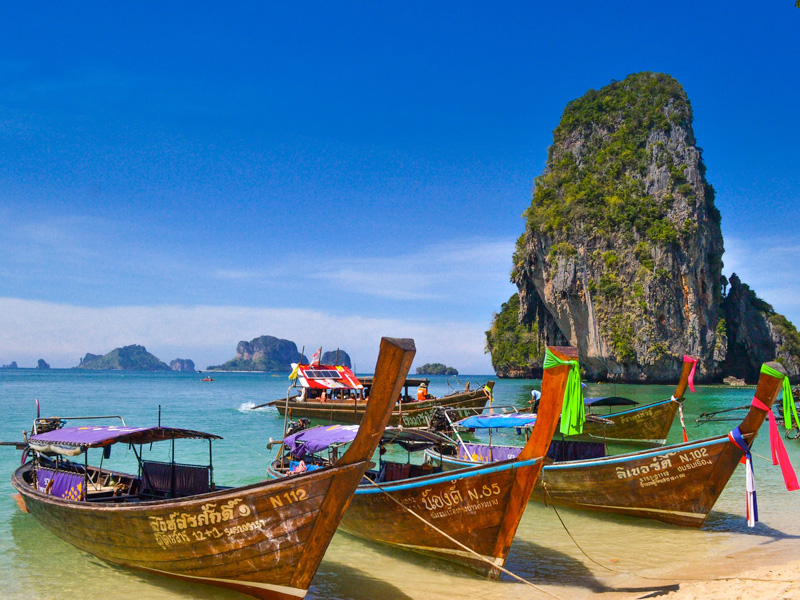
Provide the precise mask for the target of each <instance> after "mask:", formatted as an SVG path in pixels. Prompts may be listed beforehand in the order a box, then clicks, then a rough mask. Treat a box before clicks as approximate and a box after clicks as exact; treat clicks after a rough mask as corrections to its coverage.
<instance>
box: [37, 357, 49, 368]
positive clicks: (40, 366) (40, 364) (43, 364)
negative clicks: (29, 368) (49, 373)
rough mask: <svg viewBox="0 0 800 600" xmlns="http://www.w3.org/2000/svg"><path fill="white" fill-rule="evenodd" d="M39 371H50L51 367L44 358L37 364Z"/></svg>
mask: <svg viewBox="0 0 800 600" xmlns="http://www.w3.org/2000/svg"><path fill="white" fill-rule="evenodd" d="M36 368H37V369H49V368H50V365H48V364H47V363H46V362H45V360H44V359H43V358H40V359H39V361H38V362H37V363H36Z"/></svg>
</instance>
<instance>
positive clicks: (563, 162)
mask: <svg viewBox="0 0 800 600" xmlns="http://www.w3.org/2000/svg"><path fill="white" fill-rule="evenodd" d="M525 217H526V226H525V232H524V233H523V235H522V236H521V237H520V239H519V241H518V242H517V248H516V251H515V253H514V257H513V268H512V274H511V278H512V281H513V282H514V283H516V284H517V288H518V290H519V293H518V302H519V309H518V314H517V319H516V321H515V320H514V319H513V314H512V313H513V306H512V304H513V298H512V300H511V301H509V303H507V304H505V305H504V306H503V308H502V309H501V311H500V313H498V314H497V315H495V318H494V320H493V324H492V329H491V330H490V331H489V332H487V350H489V351H491V352H492V361H493V364H494V365H495V368H496V369H497V372H498V374H500V375H501V376H502V375H505V376H531V375H535V374H538V373H539V372H540V371H539V369H540V368H541V359H542V353H543V350H544V347H543V346H544V344H545V343H546V344H555V345H562V344H564V343H568V344H570V345H573V346H575V347H577V349H578V353H579V357H580V361H581V365H582V367H583V368H584V369H585V371H586V374H587V376H588V377H589V378H591V379H610V380H616V381H642V382H674V381H676V380H677V378H678V376H679V373H680V370H681V364H682V358H683V355H684V354H691V355H695V356H699V357H700V363H699V365H698V371H697V380H699V381H703V380H709V379H721V377H722V375H724V374H737V373H734V372H732V371H731V372H730V373H728V371H727V369H729V368H734V367H733V366H732V365H733V362H735V361H736V360H737V358H736V357H735V356H732V353H734V352H735V351H734V350H733V349H730V348H729V345H730V344H731V343H732V339H733V338H732V334H733V335H736V338H735V345H736V347H737V348H738V349H739V351H741V348H750V347H751V346H752V344H760V343H761V342H760V341H759V340H764V339H766V338H764V336H763V335H761V334H762V333H763V331H762V332H759V335H758V336H757V337H752V335H751V331H750V329H746V330H739V329H736V328H735V327H733V326H732V325H731V323H729V322H728V321H729V320H728V319H725V318H724V315H725V312H726V311H725V308H724V306H723V300H726V299H724V297H723V292H722V283H721V278H722V266H723V265H722V253H723V240H722V233H721V229H720V220H721V218H720V213H719V211H718V210H717V208H716V206H715V205H714V189H713V187H712V186H711V185H710V184H709V183H708V181H707V180H706V168H705V165H704V163H703V157H702V150H701V149H700V148H699V147H698V145H697V142H696V140H695V135H694V131H693V128H692V109H691V105H690V103H689V99H688V97H687V95H686V92H685V91H684V90H683V88H682V86H681V85H680V84H679V83H678V82H677V81H676V80H675V79H673V78H672V77H670V76H669V75H664V74H659V73H638V74H634V75H630V76H629V77H627V78H625V79H624V80H622V81H614V82H612V83H611V84H610V85H608V86H606V87H604V88H602V89H600V90H597V91H595V90H590V91H589V92H587V93H586V94H585V95H584V96H583V97H581V98H579V99H577V100H574V101H572V102H570V103H569V104H568V105H567V107H566V109H565V110H564V114H563V116H562V118H561V122H560V123H559V125H558V127H557V128H556V129H555V131H554V132H553V145H552V146H551V147H550V149H549V151H548V160H547V165H546V168H545V170H544V172H543V173H542V175H540V176H539V177H537V178H536V180H535V187H534V193H533V199H532V202H531V205H530V207H529V208H528V209H527V210H526V211H525ZM730 293H731V294H733V293H734V290H731V292H730ZM770 308H771V307H770ZM781 319H782V317H780V316H779V315H774V314H773V316H771V317H767V318H766V322H768V323H771V324H772V325H773V330H774V332H775V335H772V342H773V345H772V347H773V350H772V357H773V358H774V357H775V356H776V354H777V355H778V356H779V357H780V354H779V352H778V348H779V347H784V348H785V354H786V359H785V360H786V361H787V362H788V363H789V364H791V363H792V361H794V360H795V359H797V360H798V362H800V358H798V354H797V352H795V350H794V348H793V346H792V343H791V339H792V338H791V335H789V334H791V331H794V328H793V327H792V326H791V324H790V323H788V321H786V320H785V319H782V320H781ZM763 320H764V319H762V321H763ZM747 322H748V323H749V322H750V321H747ZM726 323H727V327H728V328H727V329H726ZM776 323H777V324H776ZM782 332H783V333H782ZM786 332H788V333H786ZM779 335H780V336H782V337H781V340H784V341H783V342H781V341H779V340H778V337H779ZM787 335H788V337H787ZM785 340H789V342H788V343H787V342H786V341H785ZM768 355H770V351H769V350H768V349H767V348H764V349H763V352H762V353H761V354H759V357H761V356H763V357H765V358H764V360H768V359H769V356H768ZM728 357H731V358H728ZM753 360H756V359H755V358H754V359H753ZM758 360H759V364H760V360H761V358H758ZM751 366H752V365H749V366H748V369H750V368H751ZM736 368H738V369H740V370H742V372H743V370H744V368H745V367H744V366H743V365H740V366H738V367H736ZM789 371H790V373H791V372H792V371H791V368H789ZM748 377H750V375H749V371H748Z"/></svg>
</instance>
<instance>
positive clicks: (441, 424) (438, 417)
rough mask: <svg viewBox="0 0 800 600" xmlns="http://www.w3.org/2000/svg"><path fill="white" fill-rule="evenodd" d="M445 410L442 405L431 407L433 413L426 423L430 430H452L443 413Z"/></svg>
mask: <svg viewBox="0 0 800 600" xmlns="http://www.w3.org/2000/svg"><path fill="white" fill-rule="evenodd" d="M446 410H447V408H445V407H444V406H437V407H435V408H434V409H433V413H431V417H430V424H429V425H428V427H429V429H430V430H431V431H434V432H441V431H445V432H449V431H452V430H453V428H452V427H451V426H450V422H449V421H448V420H447V416H446V415H445V411H446Z"/></svg>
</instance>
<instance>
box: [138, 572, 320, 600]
mask: <svg viewBox="0 0 800 600" xmlns="http://www.w3.org/2000/svg"><path fill="white" fill-rule="evenodd" d="M136 568H138V569H143V570H145V571H151V572H153V573H161V574H162V575H168V576H171V577H181V578H185V579H194V580H197V581H214V582H218V583H229V584H232V585H241V586H244V587H253V588H258V589H261V590H271V591H273V592H279V593H281V594H286V595H287V596H295V597H297V598H305V596H306V594H307V593H308V590H301V589H299V588H293V587H289V586H287V585H275V584H274V583H261V582H258V581H239V580H238V579H222V578H220V577H200V576H197V575H184V574H182V573H175V572H173V571H162V570H160V569H149V568H147V567H138V566H137V567H136Z"/></svg>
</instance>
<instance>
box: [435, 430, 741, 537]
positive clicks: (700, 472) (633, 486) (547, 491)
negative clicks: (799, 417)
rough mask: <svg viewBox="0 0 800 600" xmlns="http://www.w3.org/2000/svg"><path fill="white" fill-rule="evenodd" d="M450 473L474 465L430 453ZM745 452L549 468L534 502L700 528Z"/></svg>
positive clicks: (711, 450) (700, 446)
mask: <svg viewBox="0 0 800 600" xmlns="http://www.w3.org/2000/svg"><path fill="white" fill-rule="evenodd" d="M427 454H428V457H429V458H430V460H431V462H434V463H435V464H439V461H441V463H442V467H443V468H444V469H446V470H450V469H462V468H464V466H465V465H469V464H474V463H472V462H469V461H465V460H462V459H457V458H455V457H449V456H446V455H445V456H441V455H439V454H438V453H437V452H435V451H432V450H429V451H427ZM741 458H742V451H741V450H739V449H738V448H737V447H736V446H735V445H733V444H732V443H730V442H729V441H728V438H727V437H726V436H720V437H717V438H710V439H708V440H703V441H701V442H689V443H685V444H679V445H675V446H670V447H668V448H659V449H652V450H642V451H640V452H634V453H630V454H623V455H619V456H608V457H604V458H596V459H589V460H579V461H569V462H563V463H553V464H549V465H545V467H544V468H543V469H542V474H541V475H540V477H539V479H538V480H537V482H536V485H535V486H534V488H533V492H532V494H531V500H536V501H538V502H544V503H545V504H554V505H557V506H567V507H570V508H578V509H584V510H593V511H599V512H609V513H616V514H622V515H631V516H636V517H644V518H648V519H655V520H657V521H662V522H664V523H669V524H671V525H679V526H684V527H700V526H702V525H703V522H704V521H705V519H706V517H707V516H708V514H709V512H711V509H712V508H713V507H714V504H715V503H716V501H717V498H719V495H720V493H722V490H723V489H724V488H725V485H726V484H727V483H728V480H729V479H730V477H731V475H732V474H733V472H734V471H735V470H736V466H737V465H738V464H739V461H740V460H741Z"/></svg>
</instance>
